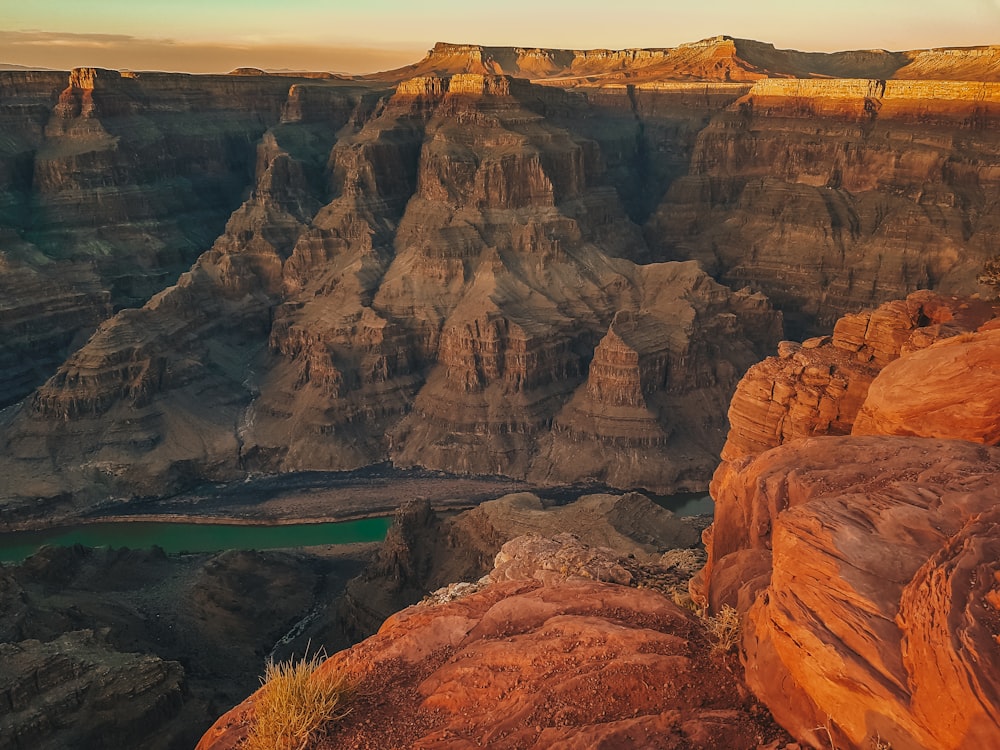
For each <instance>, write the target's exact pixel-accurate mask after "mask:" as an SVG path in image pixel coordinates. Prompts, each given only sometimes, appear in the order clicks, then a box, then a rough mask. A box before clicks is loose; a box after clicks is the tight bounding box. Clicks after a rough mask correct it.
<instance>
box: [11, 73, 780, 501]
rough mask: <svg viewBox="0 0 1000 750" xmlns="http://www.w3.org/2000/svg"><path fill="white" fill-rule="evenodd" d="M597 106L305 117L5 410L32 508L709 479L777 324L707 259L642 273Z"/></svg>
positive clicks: (491, 87) (519, 104) (400, 98)
mask: <svg viewBox="0 0 1000 750" xmlns="http://www.w3.org/2000/svg"><path fill="white" fill-rule="evenodd" d="M292 109H293V108H292V107H291V105H289V107H288V108H287V109H286V111H291V110H292ZM550 109H551V110H554V111H557V112H559V113H560V124H554V123H552V122H550V121H549V120H548V119H546V117H545V116H544V113H545V112H546V111H547V110H550ZM336 111H338V112H339V111H341V110H336ZM588 111H590V110H589V109H588V105H587V103H586V101H585V100H584V99H581V98H579V97H574V96H571V95H568V94H566V93H565V92H562V91H560V90H553V89H542V88H538V87H535V86H532V85H530V84H528V83H526V82H521V81H515V80H511V79H507V78H503V77H492V76H475V75H467V76H455V77H453V78H451V79H445V80H442V79H421V80H415V81H410V82H408V83H407V84H405V85H403V86H401V87H400V90H399V92H398V93H397V94H396V95H395V96H393V97H392V98H391V99H388V100H384V101H382V102H380V103H378V104H377V106H374V108H366V107H365V106H363V103H361V102H359V104H358V108H357V110H356V112H355V113H354V115H353V116H352V117H351V119H350V120H349V121H348V122H346V123H344V122H343V121H339V122H338V121H335V120H333V118H332V117H331V116H330V115H329V114H327V116H326V117H325V119H321V120H320V121H313V120H310V119H308V118H305V119H302V118H301V117H299V116H286V118H285V121H284V122H282V123H281V124H279V125H278V126H276V127H274V128H271V129H270V130H269V131H268V132H267V133H266V134H265V135H264V137H263V138H262V139H261V141H260V143H259V144H258V148H257V159H256V187H255V189H254V190H253V192H252V193H251V194H250V196H249V198H248V199H247V200H246V201H245V202H244V204H243V206H241V207H240V208H239V209H238V210H237V211H235V212H234V213H233V215H232V216H231V218H230V220H229V223H228V225H227V228H226V231H225V233H224V234H223V235H222V236H220V237H219V239H218V240H216V242H215V244H214V246H213V247H212V249H211V250H209V251H208V252H206V253H204V254H203V255H202V256H201V257H200V258H199V259H198V261H197V262H196V263H195V265H194V266H193V267H192V269H191V270H190V271H189V272H187V273H185V274H184V275H182V277H181V278H180V280H179V282H178V284H177V285H176V286H174V287H171V288H170V289H167V290H166V291H164V292H162V293H160V294H158V295H156V296H155V297H154V298H153V299H152V300H151V301H150V302H149V303H148V304H147V305H146V306H144V307H143V308H141V309H139V310H129V311H124V312H122V313H121V314H119V315H117V316H116V317H115V318H113V319H112V320H110V321H108V322H106V323H105V324H103V325H102V326H101V327H100V329H99V330H98V332H97V333H96V334H95V335H94V337H93V338H92V339H91V341H90V342H89V343H88V344H87V345H86V346H85V347H84V348H82V349H81V350H79V351H78V352H77V353H76V354H74V355H73V356H72V357H71V358H70V360H69V361H67V363H66V364H65V365H64V366H63V367H61V368H60V370H59V371H58V372H57V373H56V374H55V375H54V376H53V377H52V378H51V379H50V380H49V381H48V382H47V383H46V384H45V385H44V386H42V387H41V388H39V389H38V391H37V392H36V393H35V395H34V396H33V397H32V399H31V400H30V401H29V402H27V403H26V404H25V405H24V406H23V407H22V408H21V409H20V410H18V411H17V412H16V413H15V412H12V413H10V414H9V415H8V419H9V424H8V426H7V429H6V432H5V445H6V447H7V453H6V455H7V456H8V457H9V458H12V459H13V460H12V461H10V465H11V467H12V471H14V472H15V473H16V474H17V475H18V477H19V478H20V482H19V485H18V489H16V490H15V493H16V495H17V496H18V497H20V498H23V499H25V500H26V499H27V498H28V497H32V496H34V497H49V498H52V499H53V501H54V504H53V505H49V506H47V507H46V509H45V511H44V512H45V513H53V512H54V513H60V512H70V511H71V510H72V508H73V507H77V506H78V504H79V503H80V502H81V501H83V502H86V496H87V495H88V494H89V495H91V496H93V495H96V494H97V493H99V492H104V493H108V494H111V495H113V496H114V495H120V494H121V493H127V494H129V495H135V494H139V495H144V494H161V493H163V492H165V491H169V490H170V489H172V488H176V487H178V486H182V485H184V484H185V483H189V482H191V481H194V480H197V479H203V478H210V479H226V478H235V477H238V476H240V475H242V474H243V473H244V472H246V471H247V470H265V471H289V470H303V469H319V468H325V469H331V468H332V469H347V468H354V467H357V466H360V465H365V464H368V463H372V462H378V461H383V460H385V459H386V458H391V459H392V460H393V461H394V462H395V463H397V464H399V465H406V466H410V465H419V466H426V467H431V468H436V469H442V470H447V471H453V472H459V473H490V474H494V473H498V474H507V475H511V476H517V477H530V478H534V479H538V480H541V481H559V482H563V481H575V480H579V479H587V480H593V481H603V482H607V483H609V484H614V485H618V486H646V487H650V488H654V489H658V490H660V491H671V490H675V489H679V488H689V487H690V488H695V487H698V486H703V484H704V481H705V479H706V478H707V476H708V474H709V473H710V471H711V468H712V466H713V465H714V460H715V459H714V456H715V455H716V453H717V451H718V449H719V447H721V439H722V434H723V426H724V423H723V422H722V420H721V415H722V413H723V406H724V404H725V402H726V400H727V399H728V397H729V394H730V392H731V390H732V388H733V387H734V386H735V382H736V379H737V378H738V376H739V374H740V373H742V371H743V370H745V369H746V368H747V367H748V366H749V365H750V364H751V363H752V362H754V361H755V360H756V359H757V358H758V357H759V356H760V353H761V352H762V351H763V347H767V346H772V345H773V342H774V340H775V339H776V337H777V336H778V334H779V329H780V322H779V319H778V317H777V316H776V315H775V314H774V313H773V312H771V310H770V308H769V306H768V305H767V302H766V300H764V299H763V298H762V297H761V296H759V295H755V294H752V293H750V292H749V291H744V292H739V293H734V292H731V291H729V290H728V289H726V288H725V287H722V286H720V285H718V284H717V283H715V282H713V281H712V280H711V279H710V278H708V277H707V276H706V275H705V274H704V273H703V272H702V271H700V270H699V269H698V268H697V267H696V265H695V264H692V263H684V264H679V263H672V264H647V265H637V264H636V262H635V261H636V260H648V259H649V251H648V248H647V246H646V244H645V242H644V240H643V237H642V234H641V232H640V230H639V228H638V226H637V225H636V224H635V223H634V222H632V221H631V220H630V219H629V217H628V215H627V213H626V212H625V210H624V208H623V206H622V203H621V201H620V199H619V198H618V194H617V191H616V190H615V189H614V186H613V184H609V183H611V182H612V181H613V180H616V179H619V178H620V169H619V167H618V166H615V167H614V168H615V169H616V170H618V174H617V175H615V176H613V177H611V178H608V177H607V174H608V169H607V166H606V164H607V162H606V160H605V158H604V156H603V149H602V144H601V142H600V141H598V140H595V139H594V138H591V137H588V132H592V131H593V130H594V128H593V126H592V125H588V128H589V130H588V128H583V129H581V130H583V131H584V132H579V131H577V130H574V129H572V128H571V127H569V123H570V122H571V121H572V119H573V117H572V116H571V115H572V114H573V113H574V112H575V113H576V115H577V116H578V117H582V115H583V114H584V113H586V112H588ZM341 125H344V127H340V126H341ZM633 127H634V125H633ZM609 141H610V142H611V143H613V144H614V143H616V142H617V141H615V140H613V139H609ZM616 158H618V157H616ZM592 362H593V363H594V366H593V367H591V363H592ZM70 435H72V439H70V438H69V436H70ZM53 436H58V437H55V442H54V443H53V442H52V440H51V438H53ZM42 445H51V446H53V447H54V450H51V449H50V448H42V447H41V446H42ZM579 450H586V451H587V454H586V460H585V461H580V462H578V463H577V464H575V465H574V463H573V461H572V457H573V456H576V455H577V454H578V451H579ZM39 456H50V457H51V459H54V465H55V466H56V467H58V468H57V469H55V470H52V469H43V468H42V464H40V463H39ZM44 460H46V461H48V460H50V459H48V458H47V459H44ZM16 502H17V503H20V501H16Z"/></svg>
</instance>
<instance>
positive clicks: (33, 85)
mask: <svg viewBox="0 0 1000 750" xmlns="http://www.w3.org/2000/svg"><path fill="white" fill-rule="evenodd" d="M336 83H337V82H327V83H325V84H324V83H322V82H316V81H310V82H309V83H308V84H303V83H299V82H296V81H294V79H293V80H289V78H287V77H273V76H261V77H255V78H249V77H236V76H190V75H180V74H166V73H129V74H122V73H119V72H118V71H112V70H102V69H95V68H78V69H75V70H73V71H71V72H70V73H69V74H66V73H26V72H11V71H3V72H0V122H2V123H3V125H4V133H5V136H6V137H5V138H4V140H3V143H2V144H0V263H2V265H3V268H4V273H3V274H2V275H0V298H2V299H3V300H4V307H5V308H7V309H5V311H4V312H5V314H4V315H3V318H2V319H0V333H2V336H0V338H2V339H3V344H2V346H3V351H2V352H0V406H5V405H7V404H10V403H12V402H13V401H16V400H18V399H20V398H22V397H23V396H25V395H26V394H27V393H29V392H30V391H31V389H32V388H34V387H35V386H37V385H38V384H39V383H41V382H43V381H44V380H45V378H46V377H48V376H49V375H51V374H52V372H53V371H54V370H55V368H56V366H57V365H58V364H59V362H60V361H61V360H63V359H64V358H65V357H66V356H67V354H68V353H69V352H71V351H72V350H73V349H75V348H77V347H78V346H80V345H81V344H82V343H83V342H84V341H85V340H86V337H87V336H89V335H90V334H91V333H92V332H93V331H94V329H95V328H96V326H97V325H98V324H99V323H100V322H101V321H102V320H104V319H106V318H108V317H109V316H110V315H111V314H112V312H113V311H114V310H115V309H120V308H121V307H134V306H138V305H141V304H143V303H144V302H145V301H146V300H148V299H149V297H151V296H152V295H153V294H154V293H156V292H158V291H160V290H161V289H163V288H164V287H165V286H168V285H169V284H172V283H174V282H175V281H176V279H177V277H178V275H179V274H180V272H181V271H182V270H184V269H186V268H187V267H189V266H190V264H191V262H192V261H193V260H194V259H195V258H197V257H198V255H199V254H201V253H202V252H204V251H205V250H206V249H207V248H208V247H210V246H211V244H212V242H213V240H214V239H215V238H216V237H217V236H218V235H219V234H220V232H221V231H222V230H223V228H224V226H225V222H226V219H227V217H228V216H229V215H230V213H231V212H232V211H233V210H234V209H235V208H236V207H237V206H238V205H239V202H240V200H241V198H242V195H243V193H244V191H245V190H246V189H247V188H248V187H249V186H251V185H252V184H253V163H254V153H255V144H256V143H257V141H258V140H259V139H260V137H261V136H262V134H263V133H264V131H265V130H266V129H267V128H268V127H270V126H273V125H275V124H277V123H278V122H279V120H280V118H281V117H282V109H283V107H284V106H285V104H286V100H289V99H291V100H292V102H293V103H295V102H299V100H301V99H303V96H304V94H303V93H302V92H303V90H305V91H316V90H317V89H326V90H328V89H330V88H333V87H335V85H336ZM290 87H291V89H292V91H291V92H290ZM353 88H354V89H355V90H357V88H358V87H357V84H354V85H353ZM312 98H313V99H316V98H324V97H323V96H322V94H320V95H319V97H317V96H313V97H312ZM325 98H326V99H329V96H326V97H325ZM299 108H300V109H301V103H300V105H299ZM350 108H351V107H349V109H350ZM36 277H37V278H39V279H42V280H43V283H44V284H45V287H46V288H45V290H44V292H41V293H36V292H35V291H34V290H33V286H34V284H32V283H31V279H33V278H36Z"/></svg>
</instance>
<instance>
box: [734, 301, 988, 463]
mask: <svg viewBox="0 0 1000 750" xmlns="http://www.w3.org/2000/svg"><path fill="white" fill-rule="evenodd" d="M998 317H1000V307H998V306H997V305H996V304H995V303H989V302H985V301H983V300H978V299H968V298H961V297H946V296H943V295H939V294H935V293H933V292H927V291H921V292H914V293H913V294H911V295H910V296H909V297H907V298H906V299H905V300H896V301H893V302H888V303H886V304H884V305H882V306H881V307H879V308H878V309H876V310H872V311H865V312H861V313H856V314H851V315H845V316H844V317H842V318H841V319H840V320H838V321H837V324H836V326H834V330H833V335H832V336H825V337H820V338H815V339H810V340H808V341H806V342H804V343H803V344H801V345H800V344H796V343H794V342H791V341H785V342H782V343H781V345H779V347H778V352H779V354H778V356H777V357H768V358H767V359H765V360H764V361H763V362H760V363H759V364H757V365H754V366H753V367H751V368H750V369H749V370H748V371H747V373H746V375H745V376H744V377H743V379H742V380H741V381H740V383H739V385H738V386H737V387H736V392H735V394H734V395H733V400H732V402H731V404H730V407H729V424H730V429H729V435H728V437H727V438H726V444H725V446H724V447H723V449H722V458H723V460H727V461H732V460H735V459H737V458H740V457H742V456H748V455H756V454H758V453H761V452H762V451H765V450H767V449H768V448H773V447H775V446H777V445H780V444H782V443H786V442H788V441H790V440H794V439H796V438H802V437H812V436H817V435H849V434H851V431H852V429H853V428H854V424H855V420H856V419H857V420H860V421H862V422H864V423H866V424H867V423H869V421H870V419H871V417H868V416H865V417H861V416H859V414H858V412H859V410H861V408H862V405H863V404H865V403H866V398H867V397H868V395H869V392H870V391H869V389H870V388H871V387H872V383H873V381H874V382H877V383H879V385H878V387H877V388H876V391H877V392H878V393H879V394H880V396H879V397H878V398H879V399H881V401H882V402H883V403H884V406H883V407H881V408H884V409H887V410H891V409H893V408H894V407H893V406H892V405H893V404H899V407H898V408H902V409H906V410H908V412H909V414H910V416H909V419H910V421H911V422H912V423H913V424H914V425H915V424H916V423H920V422H923V421H925V420H926V419H928V418H930V419H932V420H933V417H928V415H929V414H932V413H933V412H934V411H935V409H936V407H935V406H934V405H931V404H930V403H920V398H921V396H920V395H919V394H926V393H927V392H928V391H933V392H935V393H936V394H938V396H939V397H944V398H954V403H955V404H956V407H955V408H959V409H960V408H961V407H960V406H958V404H960V403H961V398H962V396H960V395H959V394H960V393H962V392H963V391H962V390H961V389H960V388H959V384H961V383H963V382H965V383H966V385H967V387H971V388H973V389H979V391H978V393H977V394H976V397H977V398H978V399H979V401H980V405H979V412H978V417H977V418H979V419H980V420H985V422H983V427H984V429H987V425H988V423H989V421H990V418H991V417H990V413H991V411H993V409H992V407H991V405H990V403H988V401H989V399H990V395H988V394H992V393H993V391H994V389H993V385H992V384H991V383H989V382H986V381H982V380H980V379H971V380H970V379H969V378H967V377H966V370H965V368H966V366H976V365H975V361H971V362H970V363H969V365H966V364H965V363H963V362H962V361H960V360H959V359H955V360H953V365H952V369H951V371H950V373H949V374H948V375H946V376H944V375H943V376H942V377H950V378H953V379H954V381H955V382H954V384H942V383H941V382H939V381H937V380H936V379H935V378H933V377H932V380H931V381H927V382H922V380H923V377H924V376H922V375H921V374H920V373H921V372H922V371H924V368H926V367H928V366H929V365H928V361H929V360H926V359H925V358H923V357H921V358H917V359H915V360H912V362H911V359H910V357H909V356H904V357H903V359H902V360H899V357H900V355H909V354H910V353H912V352H916V351H920V350H922V349H924V348H926V347H929V346H931V345H932V344H934V343H935V342H937V341H940V340H942V339H948V338H950V337H953V336H959V334H964V333H969V332H972V331H975V330H976V329H977V328H979V327H980V326H982V325H984V324H985V323H986V322H987V321H990V320H995V319H997V318H998ZM977 351H978V352H979V353H978V355H977V357H979V358H985V359H983V360H982V361H981V362H980V364H981V365H984V366H985V367H987V368H989V367H990V366H991V362H992V359H991V358H992V357H995V354H991V353H990V347H989V345H984V346H982V347H979V348H978V349H977ZM893 362H900V363H901V364H896V365H893V371H894V372H900V373H901V375H900V376H897V377H895V378H894V377H892V376H890V375H888V374H887V379H883V378H882V376H881V375H880V373H881V372H882V370H883V368H885V367H886V366H887V365H889V364H890V363H893ZM903 362H907V363H910V364H905V365H904V364H902V363H903ZM896 368H899V369H898V370H897V369H896ZM876 378H878V379H876ZM906 379H908V380H910V382H909V383H903V382H902V380H906ZM973 383H978V385H973ZM942 386H943V387H942ZM907 391H910V392H911V393H912V394H914V395H912V396H911V395H907ZM904 404H906V405H905V406H904ZM878 408H879V407H877V406H875V401H873V402H872V406H871V407H869V410H877V409H878ZM955 417H956V413H955V411H954V409H953V410H952V412H950V413H947V414H942V415H941V419H940V420H938V421H936V422H935V426H933V427H930V426H929V427H928V428H927V429H925V430H923V431H920V430H919V429H918V428H917V427H916V426H911V427H910V428H909V431H908V432H907V431H904V430H903V429H902V428H901V429H900V431H896V432H892V431H890V430H888V429H882V430H877V429H875V428H874V427H866V428H862V427H859V428H857V430H856V432H858V431H860V430H863V431H861V432H859V434H911V435H934V436H937V437H956V438H961V439H973V438H972V437H971V435H970V436H966V435H964V434H962V433H961V428H960V426H959V425H961V423H962V422H963V420H961V419H958V420H956V419H955ZM946 422H951V423H952V424H954V425H955V426H954V427H953V428H952V429H953V430H956V429H957V430H959V431H958V432H954V431H951V432H949V431H948V429H947V428H946V425H945V424H944V423H946Z"/></svg>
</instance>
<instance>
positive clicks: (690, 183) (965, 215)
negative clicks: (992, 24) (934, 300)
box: [646, 80, 1000, 333]
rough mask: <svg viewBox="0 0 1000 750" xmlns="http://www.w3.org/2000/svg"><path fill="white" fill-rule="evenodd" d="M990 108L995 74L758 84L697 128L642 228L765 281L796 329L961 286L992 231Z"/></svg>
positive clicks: (970, 286)
mask: <svg viewBox="0 0 1000 750" xmlns="http://www.w3.org/2000/svg"><path fill="white" fill-rule="evenodd" d="M998 114H1000V88H998V85H997V84H995V83H966V82H944V81H929V82H927V81H925V82H916V81H892V80H890V81H885V80H853V81H848V80H835V81H820V80H809V81H784V80H766V81H759V82H756V83H754V85H753V87H752V88H751V90H750V91H749V93H747V94H746V95H745V96H744V97H742V98H740V99H739V100H738V101H737V102H735V103H734V104H733V105H731V106H730V107H729V108H728V109H727V111H726V112H725V113H724V114H720V115H718V116H716V117H715V118H713V120H712V122H711V123H710V124H709V125H708V126H707V127H706V128H705V129H704V130H703V131H702V132H701V133H700V134H699V137H698V144H697V146H696V148H695V151H694V155H693V158H692V162H691V168H690V172H689V174H688V175H687V176H685V177H683V178H681V179H678V180H676V181H675V182H674V183H673V184H672V185H671V187H670V190H669V192H668V193H667V196H666V198H665V200H664V201H663V203H662V204H661V206H660V207H659V208H658V209H657V211H656V212H655V214H654V215H653V216H652V217H651V219H650V220H649V222H648V223H647V226H646V234H647V237H648V238H649V239H650V242H651V243H652V244H653V245H654V246H656V247H659V248H660V249H661V250H662V251H663V252H664V253H666V254H667V256H668V257H676V258H695V259H698V260H699V261H700V262H701V263H702V264H703V265H704V266H705V267H706V268H707V269H710V270H711V271H712V273H714V274H715V275H717V277H718V278H720V279H721V280H723V281H724V282H725V283H727V284H730V285H734V286H739V285H742V284H749V285H750V286H752V287H753V288H755V289H760V290H762V291H764V293H765V294H767V295H768V297H769V298H770V299H771V300H772V302H773V303H774V304H775V306H776V307H778V308H779V309H782V310H784V311H785V312H786V313H788V316H789V319H790V320H791V321H792V323H793V325H794V328H793V330H795V331H797V332H798V333H809V332H817V331H820V330H824V329H825V330H829V328H830V327H831V326H832V325H833V323H834V322H835V320H836V319H837V318H838V317H839V316H840V315H842V314H844V313H845V312H854V311H856V310H858V309H860V308H861V307H865V306H872V305H877V304H880V303H882V302H884V301H887V300H888V299H892V298H894V297H898V296H900V295H901V294H905V293H908V292H911V291H914V290H916V289H920V288H932V289H937V290H941V291H945V292H952V293H972V292H974V291H977V289H978V286H977V282H976V276H977V274H978V273H979V271H980V270H981V269H982V267H983V264H984V263H985V261H986V260H987V259H988V258H989V257H991V256H992V255H994V254H995V253H996V247H997V246H998V244H1000V223H998V219H997V216H998V215H1000V214H998V213H997V211H996V206H997V205H998V201H1000V172H998V170H997V168H996V166H995V165H996V163H997V160H998V154H1000V128H998V126H997V123H998V122H1000V118H998Z"/></svg>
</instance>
